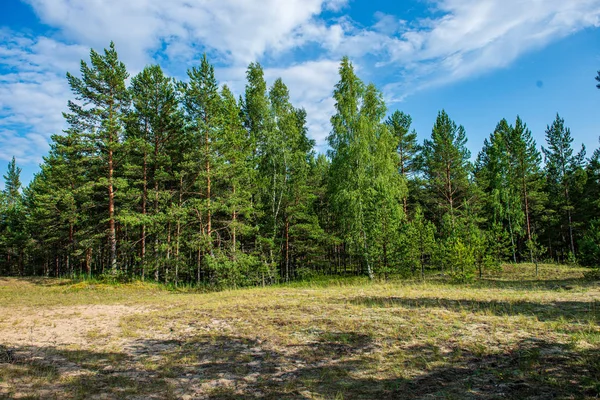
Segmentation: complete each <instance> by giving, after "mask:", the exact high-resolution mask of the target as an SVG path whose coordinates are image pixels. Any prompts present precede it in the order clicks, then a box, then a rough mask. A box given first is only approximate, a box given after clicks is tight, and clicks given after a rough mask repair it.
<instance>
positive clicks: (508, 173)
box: [475, 119, 523, 263]
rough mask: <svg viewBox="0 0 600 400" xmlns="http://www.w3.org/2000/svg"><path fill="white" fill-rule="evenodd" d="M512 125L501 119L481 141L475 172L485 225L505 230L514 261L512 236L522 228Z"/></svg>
mask: <svg viewBox="0 0 600 400" xmlns="http://www.w3.org/2000/svg"><path fill="white" fill-rule="evenodd" d="M512 130H513V129H512V127H511V126H510V125H509V124H508V122H507V121H506V120H505V119H503V120H502V121H500V122H499V123H498V125H497V126H496V129H495V130H494V132H493V133H492V134H491V135H490V138H489V140H488V139H486V140H485V141H484V143H483V149H482V150H481V152H480V153H479V155H478V157H477V162H476V172H475V176H476V179H477V184H478V185H479V189H481V190H482V191H483V193H484V203H485V210H486V212H487V215H488V218H487V221H488V229H489V230H492V229H491V228H492V227H495V226H499V227H501V229H504V230H506V231H507V232H508V234H509V237H510V243H511V252H512V256H513V261H514V262H515V263H516V262H517V249H516V240H517V236H518V234H519V233H520V231H521V228H522V220H523V218H522V210H521V207H520V199H519V190H518V187H517V188H516V187H515V185H514V184H513V183H514V179H513V177H514V173H515V171H514V168H513V167H514V165H513V163H512V160H511V152H510V150H509V138H510V136H511V135H512Z"/></svg>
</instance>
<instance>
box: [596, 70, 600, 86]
mask: <svg viewBox="0 0 600 400" xmlns="http://www.w3.org/2000/svg"><path fill="white" fill-rule="evenodd" d="M596 81H598V84H597V85H596V87H597V88H598V89H600V71H598V75H597V76H596Z"/></svg>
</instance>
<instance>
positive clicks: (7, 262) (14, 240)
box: [0, 157, 27, 276]
mask: <svg viewBox="0 0 600 400" xmlns="http://www.w3.org/2000/svg"><path fill="white" fill-rule="evenodd" d="M3 177H4V191H3V192H2V197H0V200H2V202H1V203H0V244H2V250H3V251H2V250H0V251H2V252H4V253H5V254H4V257H3V258H4V262H3V263H2V264H4V268H0V271H1V270H2V269H4V270H5V271H6V273H8V274H11V275H12V274H14V273H15V272H18V274H19V275H21V276H23V275H24V259H23V258H24V247H25V244H26V241H27V231H26V229H27V227H26V226H25V221H24V220H25V210H24V207H23V198H22V194H21V168H19V167H18V166H17V163H16V160H15V157H13V158H12V160H11V161H10V162H9V163H8V168H7V172H6V175H4V176H3ZM0 254H1V253H0ZM15 260H16V261H17V268H18V270H17V271H15V270H14V261H15ZM0 265H1V264H0Z"/></svg>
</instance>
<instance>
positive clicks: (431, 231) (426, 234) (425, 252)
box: [404, 207, 435, 280]
mask: <svg viewBox="0 0 600 400" xmlns="http://www.w3.org/2000/svg"><path fill="white" fill-rule="evenodd" d="M404 240H405V243H406V244H405V246H406V257H405V260H406V262H407V263H408V264H409V267H410V269H411V270H412V271H413V273H414V272H415V271H416V270H419V271H420V273H421V279H423V280H425V265H426V263H427V261H428V260H429V259H431V257H432V256H433V253H434V249H435V226H434V225H433V223H432V222H431V221H428V220H426V219H425V216H424V215H423V211H422V210H421V208H420V207H417V210H416V211H415V215H414V217H413V218H412V220H411V221H410V222H409V224H408V225H407V230H406V234H405V238H404Z"/></svg>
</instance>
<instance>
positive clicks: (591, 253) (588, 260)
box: [579, 219, 600, 268]
mask: <svg viewBox="0 0 600 400" xmlns="http://www.w3.org/2000/svg"><path fill="white" fill-rule="evenodd" d="M579 248H580V251H581V256H580V260H581V263H582V264H583V265H587V266H590V267H598V268H600V219H596V220H594V221H592V223H591V224H590V228H589V229H588V231H587V232H586V234H585V235H584V236H583V238H582V239H581V241H580V242H579Z"/></svg>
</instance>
